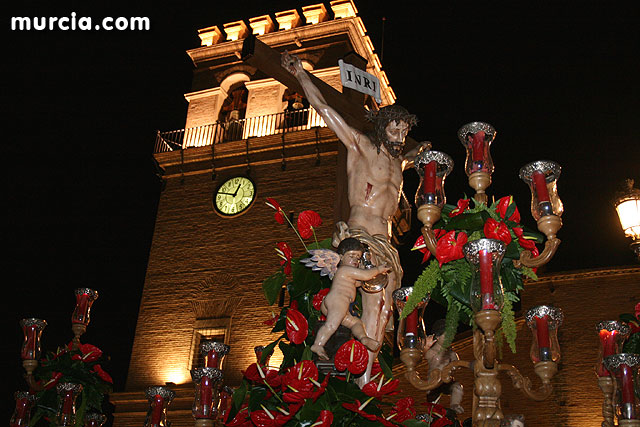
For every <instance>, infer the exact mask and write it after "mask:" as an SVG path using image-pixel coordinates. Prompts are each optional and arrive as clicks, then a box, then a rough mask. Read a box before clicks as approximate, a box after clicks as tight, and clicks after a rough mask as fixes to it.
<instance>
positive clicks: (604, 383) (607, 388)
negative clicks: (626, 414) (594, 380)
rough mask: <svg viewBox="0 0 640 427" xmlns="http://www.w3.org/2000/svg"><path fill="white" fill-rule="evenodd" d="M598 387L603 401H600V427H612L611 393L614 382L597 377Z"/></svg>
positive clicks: (610, 379)
mask: <svg viewBox="0 0 640 427" xmlns="http://www.w3.org/2000/svg"><path fill="white" fill-rule="evenodd" d="M598 386H600V390H602V394H603V395H604V400H603V401H602V418H603V421H602V427H613V426H614V423H613V393H614V391H615V381H613V379H612V378H611V377H599V378H598Z"/></svg>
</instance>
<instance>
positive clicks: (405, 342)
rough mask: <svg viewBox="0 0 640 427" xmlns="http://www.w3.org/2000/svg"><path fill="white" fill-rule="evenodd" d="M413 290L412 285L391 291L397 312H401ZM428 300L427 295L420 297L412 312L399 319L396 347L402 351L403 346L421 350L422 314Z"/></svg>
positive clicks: (422, 343) (423, 332) (423, 333)
mask: <svg viewBox="0 0 640 427" xmlns="http://www.w3.org/2000/svg"><path fill="white" fill-rule="evenodd" d="M412 292H413V287H412V286H406V287H402V288H400V289H396V290H395V291H393V294H392V296H393V302H394V304H395V306H396V309H397V310H398V312H399V313H402V310H403V309H404V306H405V304H406V303H407V301H408V299H409V296H410V295H411V293H412ZM428 302H429V295H427V296H425V297H424V298H422V300H421V301H420V302H419V303H418V305H417V306H416V308H415V309H414V310H413V312H411V313H409V315H408V316H407V317H405V318H404V319H402V320H400V322H399V325H398V332H397V334H398V347H399V348H400V350H401V351H402V350H403V349H405V348H416V349H418V350H420V351H422V348H423V347H424V343H425V341H424V340H425V337H426V335H425V331H424V321H423V319H422V315H423V313H424V309H425V308H426V306H427V303H428Z"/></svg>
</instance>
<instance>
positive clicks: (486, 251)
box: [394, 122, 563, 427]
mask: <svg viewBox="0 0 640 427" xmlns="http://www.w3.org/2000/svg"><path fill="white" fill-rule="evenodd" d="M495 135H496V132H495V130H494V128H493V127H492V126H491V125H489V124H486V123H481V122H473V123H469V124H467V125H465V126H463V127H462V128H460V130H459V131H458V138H459V139H460V142H461V143H462V144H463V145H464V146H465V148H466V154H467V156H466V161H465V172H466V174H467V176H468V178H469V185H470V186H471V187H472V188H473V189H474V190H475V195H474V199H475V201H476V202H479V203H483V204H485V205H486V204H487V201H488V196H487V194H486V189H487V188H488V187H489V186H490V185H491V174H492V173H493V170H494V166H493V160H492V159H491V155H490V150H489V149H490V145H491V143H492V142H493V140H494V139H495ZM414 164H415V167H416V169H417V171H418V174H419V175H420V178H421V182H420V185H419V187H418V190H417V192H416V198H415V200H416V205H417V206H418V219H420V221H421V222H422V223H423V227H422V234H423V237H424V242H425V245H426V247H427V249H428V250H429V251H430V252H431V253H432V254H433V255H436V252H437V239H436V237H435V233H434V230H433V227H434V225H435V224H436V222H437V221H438V220H439V219H440V217H441V212H442V208H443V206H444V203H445V200H446V198H445V193H444V181H445V178H446V176H447V175H448V174H449V173H450V172H451V170H452V168H453V160H452V159H451V157H449V156H448V155H446V154H444V153H441V152H438V151H424V152H422V153H420V154H419V155H418V156H417V157H416V160H415V162H414ZM560 171H561V168H560V166H559V165H558V164H557V163H555V162H551V161H535V162H532V163H529V164H527V165H525V166H523V167H522V168H521V169H520V173H519V176H520V178H521V179H522V180H523V181H524V182H525V183H526V184H527V185H528V186H529V188H530V190H531V195H532V198H531V213H532V216H533V218H534V219H535V220H536V221H537V226H538V230H539V231H540V232H542V233H543V234H544V235H545V236H546V237H547V241H546V243H545V247H544V250H543V252H542V253H541V254H540V255H539V256H534V254H533V253H532V252H531V251H528V250H525V251H523V252H522V253H521V255H520V258H519V259H516V260H514V264H515V266H516V267H522V266H526V267H540V266H542V265H544V264H546V263H547V262H549V260H551V258H553V256H554V254H555V252H556V250H557V248H558V245H559V244H560V240H559V239H558V238H557V236H556V234H557V232H558V231H559V230H560V228H561V227H562V219H561V215H562V213H563V206H562V202H561V201H560V198H559V197H558V193H557V184H556V183H557V179H558V177H559V175H560ZM505 250H506V246H505V244H504V243H503V242H501V241H498V240H492V239H480V240H475V241H472V242H469V243H467V244H466V245H465V246H464V255H465V258H466V259H467V261H468V262H469V263H470V264H471V266H472V272H473V276H472V282H471V295H470V303H471V306H472V309H473V311H474V315H473V321H474V323H475V325H476V326H477V328H475V332H474V334H473V352H474V358H475V360H473V361H463V360H456V361H453V362H451V363H449V364H447V365H446V366H444V367H442V368H441V369H430V370H429V374H428V376H427V377H426V378H425V379H422V378H421V377H420V374H419V373H418V372H417V370H416V367H417V365H418V363H420V362H421V361H422V359H423V355H422V346H423V343H421V342H420V340H421V337H422V339H424V332H423V331H421V328H422V325H421V322H418V325H417V327H415V326H414V324H415V321H413V320H412V321H410V320H409V319H410V317H412V316H415V314H414V313H411V314H409V315H408V316H407V318H406V319H405V320H403V321H402V322H403V323H404V322H406V324H407V325H409V324H411V325H412V326H411V329H412V330H411V331H409V333H407V330H406V327H405V325H404V324H401V326H400V331H399V334H398V342H399V343H400V347H401V352H400V359H401V361H402V363H403V364H404V365H405V366H406V368H407V373H406V377H407V379H408V380H409V382H410V383H411V384H412V385H413V386H414V387H416V388H417V389H419V390H425V391H428V390H433V389H435V388H437V387H439V386H440V385H442V384H443V383H451V382H452V381H453V376H452V374H453V371H454V370H456V369H459V368H468V369H471V370H472V371H473V373H474V378H475V381H474V389H473V414H472V419H473V424H474V425H476V426H483V427H489V426H499V425H500V420H501V419H502V418H503V414H502V412H501V409H500V395H501V384H500V381H499V379H498V374H499V373H500V372H505V373H506V374H507V375H509V377H510V378H511V380H512V382H513V385H514V387H515V388H516V389H519V390H521V391H522V392H523V393H524V394H525V395H526V396H527V397H528V398H530V399H533V400H537V401H541V400H544V399H546V398H548V397H549V396H550V395H551V392H552V385H551V378H552V377H553V376H554V375H555V374H556V372H557V362H558V360H559V358H560V351H559V345H558V340H557V329H558V327H559V326H560V325H561V323H562V319H563V315H562V311H561V310H560V309H558V308H555V307H550V306H538V307H534V308H532V309H531V310H529V311H528V312H527V315H526V321H527V325H528V326H529V327H530V328H531V330H532V332H533V345H532V350H531V358H532V361H533V363H534V370H535V373H536V375H537V376H538V377H539V378H540V381H541V383H542V384H541V385H540V386H539V387H538V388H534V386H533V384H532V381H531V380H530V379H529V378H527V377H524V376H523V375H522V374H521V373H520V371H519V370H518V369H517V368H516V367H515V366H512V365H509V364H505V363H500V362H499V361H498V360H497V358H496V342H495V332H496V330H497V329H498V328H499V327H500V325H501V322H502V318H501V314H500V309H501V307H502V304H503V298H504V294H503V289H502V285H501V283H500V263H501V261H502V258H503V256H504V253H505ZM396 292H398V295H397V296H395V295H394V298H395V299H396V305H397V307H398V310H399V311H401V310H402V308H403V305H404V301H406V297H407V294H408V293H410V292H411V288H408V289H405V290H403V291H402V292H403V295H400V290H399V291H396ZM427 299H428V297H427ZM424 305H426V302H424V301H423V304H422V305H421V306H419V307H418V309H417V310H423V309H424V308H423V307H424ZM414 331H415V334H414V333H413V332H414Z"/></svg>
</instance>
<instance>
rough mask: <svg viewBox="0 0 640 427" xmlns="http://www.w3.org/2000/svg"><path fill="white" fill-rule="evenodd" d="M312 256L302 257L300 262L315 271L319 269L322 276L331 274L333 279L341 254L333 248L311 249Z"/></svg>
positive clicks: (330, 276) (330, 277)
mask: <svg viewBox="0 0 640 427" xmlns="http://www.w3.org/2000/svg"><path fill="white" fill-rule="evenodd" d="M309 253H310V254H311V258H305V259H301V260H300V262H301V263H303V264H304V265H305V266H306V267H311V269H312V270H313V271H319V272H320V275H321V276H329V279H331V280H333V275H334V274H336V270H337V269H338V263H339V262H340V255H338V254H337V253H336V252H335V251H332V250H331V249H310V250H309Z"/></svg>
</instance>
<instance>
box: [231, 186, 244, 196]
mask: <svg viewBox="0 0 640 427" xmlns="http://www.w3.org/2000/svg"><path fill="white" fill-rule="evenodd" d="M241 185H242V184H238V188H236V191H235V192H234V193H233V197H236V194H238V190H240V186H241Z"/></svg>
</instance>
